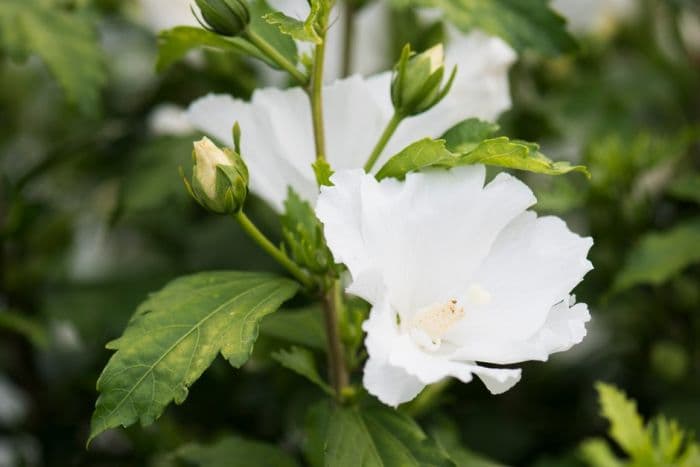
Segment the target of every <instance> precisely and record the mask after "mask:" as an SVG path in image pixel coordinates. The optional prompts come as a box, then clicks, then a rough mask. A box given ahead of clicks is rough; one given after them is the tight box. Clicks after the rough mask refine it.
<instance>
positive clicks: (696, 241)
mask: <svg viewBox="0 0 700 467" xmlns="http://www.w3.org/2000/svg"><path fill="white" fill-rule="evenodd" d="M698 245H700V221H698V220H694V221H689V222H686V223H683V224H679V225H677V226H676V227H674V228H673V229H671V230H668V231H666V232H661V233H650V234H647V235H645V236H644V237H642V239H641V240H640V242H639V243H638V244H637V245H636V246H635V247H634V248H632V251H630V253H629V254H628V257H627V261H626V263H625V266H624V267H623V268H622V270H621V271H620V272H619V273H618V275H617V277H616V278H615V283H614V285H613V290H615V291H618V292H619V291H622V290H625V289H628V288H630V287H633V286H635V285H640V284H652V285H659V284H663V283H664V282H666V281H668V280H669V279H671V278H672V277H673V276H675V275H676V274H679V273H680V272H681V271H683V270H684V269H685V268H686V267H688V266H690V265H691V264H694V263H698V262H700V248H698Z"/></svg>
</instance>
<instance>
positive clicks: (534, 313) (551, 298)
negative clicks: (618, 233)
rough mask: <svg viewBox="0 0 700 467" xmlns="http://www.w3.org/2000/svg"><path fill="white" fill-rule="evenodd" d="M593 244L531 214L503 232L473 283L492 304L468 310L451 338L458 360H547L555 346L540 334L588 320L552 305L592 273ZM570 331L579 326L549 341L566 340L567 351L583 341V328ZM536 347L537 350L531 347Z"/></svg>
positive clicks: (558, 331)
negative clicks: (456, 346) (457, 349)
mask: <svg viewBox="0 0 700 467" xmlns="http://www.w3.org/2000/svg"><path fill="white" fill-rule="evenodd" d="M592 243H593V242H592V240H591V239H590V238H582V237H579V236H578V235H576V234H574V233H572V232H571V231H569V230H568V228H567V227H566V224H564V222H563V221H561V220H560V219H558V218H555V217H540V218H537V217H536V215H535V214H534V213H529V212H528V213H524V214H522V215H521V216H519V217H518V219H516V220H515V221H514V222H512V223H511V224H510V225H509V226H508V227H507V228H506V229H504V230H503V231H502V232H501V234H500V235H499V237H498V239H497V240H496V242H495V243H494V245H493V247H492V248H491V251H490V253H489V255H488V257H487V258H486V259H485V261H484V263H483V264H482V265H481V267H480V268H479V270H478V271H477V272H476V273H475V274H474V277H473V280H474V281H475V282H476V283H478V284H479V285H480V286H481V287H483V288H484V289H485V290H487V291H488V292H489V293H490V295H491V297H492V300H491V301H490V302H489V303H488V304H485V305H473V306H471V307H470V308H469V310H467V313H466V316H465V318H464V319H463V320H462V321H460V322H459V323H458V324H457V325H455V327H454V328H453V329H452V330H451V331H450V332H449V336H448V337H449V339H450V340H451V341H453V342H459V343H461V344H462V345H463V346H464V347H463V349H462V354H461V356H462V358H464V359H467V360H477V361H484V362H491V363H513V362H520V361H523V360H530V359H536V360H546V359H547V356H548V355H549V353H551V352H553V351H556V348H557V345H554V344H545V343H544V340H542V339H543V337H542V334H541V333H545V334H547V333H549V332H552V333H556V334H557V335H559V334H561V331H562V329H565V326H562V325H561V323H560V321H557V320H559V319H563V320H564V321H565V322H567V323H568V322H569V321H570V320H572V319H573V321H574V322H577V323H583V322H585V320H587V318H588V313H587V311H584V309H583V308H582V306H579V307H578V308H575V311H574V314H573V315H562V314H561V313H568V312H569V311H568V306H566V307H565V308H562V306H555V305H557V304H558V303H559V302H561V301H562V298H563V297H568V294H569V292H570V291H571V290H572V289H573V288H574V287H575V286H576V284H578V283H579V282H580V281H581V280H582V278H583V276H584V275H585V274H586V272H588V271H589V270H590V269H591V268H592V265H591V264H590V262H589V261H588V260H587V259H586V255H587V253H588V250H589V249H590V247H591V245H592ZM553 307H554V308H553ZM562 317H563V318H562ZM572 326H574V327H577V326H578V329H579V332H578V334H576V335H574V334H571V335H570V336H569V337H566V336H565V335H564V336H561V337H557V338H556V339H555V338H553V337H550V338H548V339H547V340H549V341H556V342H559V339H564V340H565V341H566V342H568V343H569V344H565V345H569V347H570V346H571V345H573V344H575V343H576V342H577V339H578V340H580V338H578V337H576V336H579V337H581V338H582V337H583V336H582V335H580V334H581V333H580V328H581V326H582V324H579V325H576V324H572ZM535 342H540V344H538V345H535V346H534V347H533V343H535Z"/></svg>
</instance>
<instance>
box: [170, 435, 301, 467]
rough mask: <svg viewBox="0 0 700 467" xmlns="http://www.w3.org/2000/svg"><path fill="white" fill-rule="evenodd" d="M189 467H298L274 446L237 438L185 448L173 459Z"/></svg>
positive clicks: (195, 444)
mask: <svg viewBox="0 0 700 467" xmlns="http://www.w3.org/2000/svg"><path fill="white" fill-rule="evenodd" d="M174 457H175V458H176V459H178V460H180V461H183V462H186V463H187V465H189V466H199V467H297V466H298V465H299V464H298V463H297V462H296V461H295V460H294V459H293V458H292V457H291V456H290V455H289V454H287V453H286V452H284V451H282V450H281V449H280V448H278V447H277V446H273V445H270V444H267V443H261V442H259V441H249V440H246V439H243V438H240V437H238V436H231V435H229V436H225V437H223V438H221V439H219V440H218V441H216V442H214V443H212V444H208V445H201V444H197V443H192V444H187V445H185V446H182V447H181V448H179V449H178V450H177V451H176V453H175V456H174Z"/></svg>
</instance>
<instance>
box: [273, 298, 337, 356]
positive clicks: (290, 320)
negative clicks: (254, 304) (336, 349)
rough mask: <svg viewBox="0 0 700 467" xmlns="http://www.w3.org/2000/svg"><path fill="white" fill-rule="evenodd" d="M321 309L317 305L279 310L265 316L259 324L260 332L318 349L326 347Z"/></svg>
mask: <svg viewBox="0 0 700 467" xmlns="http://www.w3.org/2000/svg"><path fill="white" fill-rule="evenodd" d="M321 313H322V312H321V309H320V308H319V307H317V306H312V307H308V308H303V309H300V310H280V312H279V313H273V314H271V315H268V316H267V317H265V319H264V320H263V322H262V323H261V325H260V333H261V334H263V335H265V336H268V337H274V338H276V339H281V340H285V341H287V342H290V343H292V344H301V345H304V346H306V347H311V348H314V349H318V350H324V349H325V348H326V337H325V334H324V330H323V320H322V315H321Z"/></svg>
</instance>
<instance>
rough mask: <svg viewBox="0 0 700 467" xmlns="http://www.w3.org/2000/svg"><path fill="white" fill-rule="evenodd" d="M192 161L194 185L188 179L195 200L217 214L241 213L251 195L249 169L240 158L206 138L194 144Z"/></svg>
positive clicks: (187, 183)
mask: <svg viewBox="0 0 700 467" xmlns="http://www.w3.org/2000/svg"><path fill="white" fill-rule="evenodd" d="M192 158H193V160H194V167H193V169H192V183H189V182H188V181H187V180H186V179H185V186H186V187H187V189H188V191H189V192H190V194H191V195H192V197H193V198H194V199H195V200H196V201H197V202H198V203H199V204H200V205H202V206H203V207H205V208H206V209H208V210H210V211H212V212H216V213H218V214H233V213H236V212H238V211H240V210H241V208H242V207H243V202H244V201H245V198H246V196H247V194H248V168H247V167H246V165H245V163H244V162H243V159H242V158H241V156H240V155H238V153H236V152H234V151H232V150H230V149H228V148H224V149H220V148H219V147H217V146H216V145H215V144H214V143H213V142H212V141H211V140H210V139H209V138H206V137H205V138H202V139H201V140H199V141H196V142H195V143H194V151H193V152H192Z"/></svg>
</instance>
